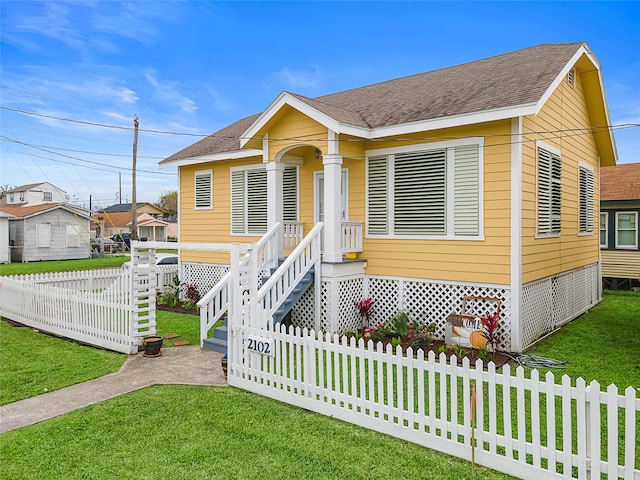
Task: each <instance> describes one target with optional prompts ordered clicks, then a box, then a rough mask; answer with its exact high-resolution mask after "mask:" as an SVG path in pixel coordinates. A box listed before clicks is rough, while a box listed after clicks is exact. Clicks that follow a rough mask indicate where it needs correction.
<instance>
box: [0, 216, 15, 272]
mask: <svg viewBox="0 0 640 480" xmlns="http://www.w3.org/2000/svg"><path fill="white" fill-rule="evenodd" d="M10 218H13V215H11V214H8V213H5V212H0V263H10V262H11V254H10V253H9V219H10Z"/></svg>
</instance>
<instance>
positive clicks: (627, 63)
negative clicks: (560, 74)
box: [0, 0, 640, 208]
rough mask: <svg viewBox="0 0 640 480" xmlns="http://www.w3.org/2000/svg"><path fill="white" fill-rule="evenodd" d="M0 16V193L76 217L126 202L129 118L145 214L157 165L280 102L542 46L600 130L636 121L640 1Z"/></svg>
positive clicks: (92, 6)
mask: <svg viewBox="0 0 640 480" xmlns="http://www.w3.org/2000/svg"><path fill="white" fill-rule="evenodd" d="M0 14H1V25H0V40H1V49H2V50H1V52H0V53H1V60H0V61H1V65H0V66H1V91H0V95H1V107H2V109H1V110H0V115H1V127H0V129H1V136H2V142H0V145H1V151H0V155H1V160H0V161H1V164H0V184H1V185H7V184H9V185H11V186H17V185H22V184H27V183H36V182H41V181H49V182H51V183H53V184H55V185H56V186H58V187H60V188H62V189H64V190H66V191H67V193H68V194H69V195H70V197H71V199H72V201H74V202H76V203H78V204H81V205H84V206H85V207H88V206H89V197H90V196H91V201H92V206H93V207H94V208H95V207H106V206H108V205H111V204H113V203H117V199H118V192H119V191H120V188H119V178H121V182H122V183H121V184H122V189H121V192H122V200H123V201H131V165H132V160H131V156H132V143H133V130H132V127H133V118H134V116H135V115H137V116H138V117H139V121H140V129H141V130H140V135H139V141H138V162H137V167H138V175H137V176H138V181H137V199H138V201H149V202H155V201H157V200H158V198H159V197H160V195H161V194H162V193H163V192H167V191H170V190H175V189H177V176H176V172H175V169H171V170H160V169H159V168H158V165H157V164H158V162H159V161H160V160H162V159H163V158H165V157H167V156H169V155H171V154H173V153H175V152H176V151H178V150H180V149H181V148H183V147H185V146H187V145H190V144H191V143H193V142H195V141H197V140H198V139H199V138H200V137H199V136H197V135H206V134H210V133H212V132H214V131H216V130H218V129H220V128H222V127H224V126H226V125H228V124H229V123H232V122H233V121H235V120H238V119H240V118H242V117H245V116H248V115H251V114H253V113H257V112H260V111H262V110H264V109H265V108H266V107H267V106H268V105H269V104H270V103H271V101H273V100H274V99H275V98H276V96H277V95H278V94H279V93H280V92H281V91H283V90H288V91H293V92H296V93H300V94H302V95H306V96H310V97H315V96H318V95H324V94H327V93H333V92H337V91H341V90H346V89H349V88H355V87H360V86H364V85H368V84H371V83H375V82H379V81H384V80H390V79H393V78H398V77H402V76H406V75H411V74H415V73H421V72H426V71H429V70H434V69H438V68H443V67H447V66H451V65H456V64H459V63H464V62H468V61H473V60H477V59H480V58H485V57H489V56H493V55H497V54H501V53H505V52H508V51H513V50H517V49H520V48H526V47H529V46H533V45H537V44H540V43H556V42H575V41H586V42H587V43H588V44H589V46H590V47H591V49H592V50H593V52H594V53H595V55H596V57H597V58H598V60H599V61H600V63H601V66H602V73H603V77H604V81H605V90H606V94H607V98H608V102H609V110H610V114H611V122H612V124H613V125H625V124H639V123H640V2H634V1H631V2H406V3H405V2H216V3H211V2H188V1H178V2H169V1H163V2H152V1H129V2H111V1H109V2H107V1H93V2H87V1H83V2H70V1H65V2H60V1H57V2H56V1H35V2H34V1H5V0H3V1H2V2H1V4H0ZM24 112H29V113H24ZM69 120H72V121H69ZM150 131H153V132H150ZM157 132H165V133H157ZM615 138H616V143H617V147H618V153H619V162H620V163H630V162H640V153H639V152H640V128H639V127H637V126H636V127H627V128H619V129H616V131H615ZM92 162H93V163H92ZM119 174H120V175H119Z"/></svg>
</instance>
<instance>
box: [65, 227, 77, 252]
mask: <svg viewBox="0 0 640 480" xmlns="http://www.w3.org/2000/svg"><path fill="white" fill-rule="evenodd" d="M79 246H80V235H79V234H78V227H77V226H75V225H67V247H79Z"/></svg>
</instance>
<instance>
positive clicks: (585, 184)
mask: <svg viewBox="0 0 640 480" xmlns="http://www.w3.org/2000/svg"><path fill="white" fill-rule="evenodd" d="M593 202H594V187H593V170H590V169H588V168H585V167H580V213H579V214H580V232H583V233H588V232H593V225H594V220H593V215H594V207H593Z"/></svg>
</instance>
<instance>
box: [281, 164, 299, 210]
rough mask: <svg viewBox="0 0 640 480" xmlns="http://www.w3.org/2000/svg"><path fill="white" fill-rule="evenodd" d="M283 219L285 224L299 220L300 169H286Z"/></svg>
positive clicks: (284, 175)
mask: <svg viewBox="0 0 640 480" xmlns="http://www.w3.org/2000/svg"><path fill="white" fill-rule="evenodd" d="M282 196H283V199H282V204H283V205H282V219H283V220H284V221H285V222H295V221H297V220H298V167H291V166H287V167H284V173H283V186H282Z"/></svg>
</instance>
